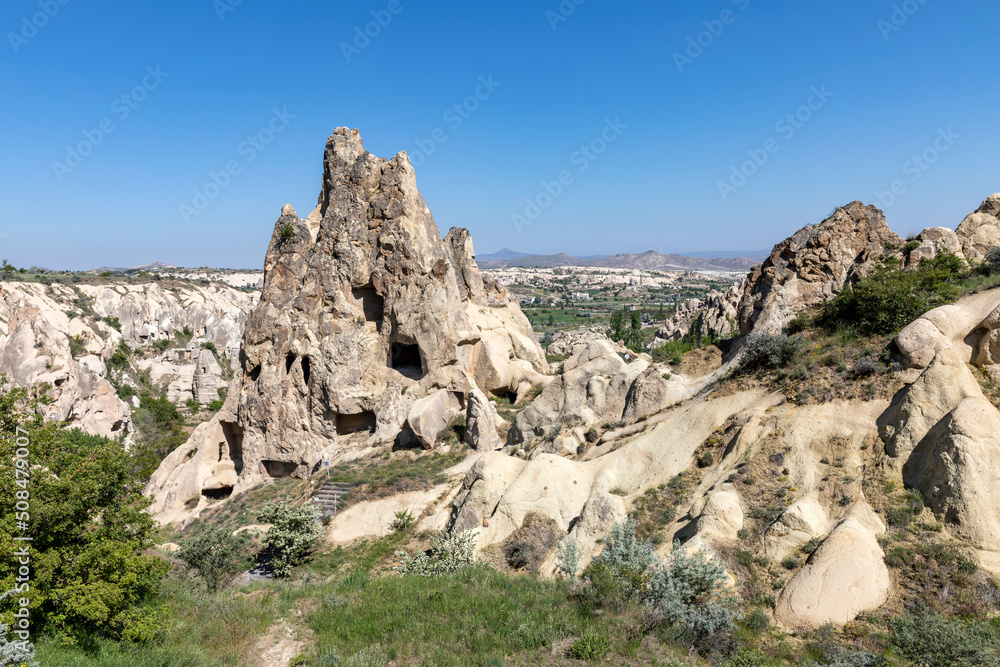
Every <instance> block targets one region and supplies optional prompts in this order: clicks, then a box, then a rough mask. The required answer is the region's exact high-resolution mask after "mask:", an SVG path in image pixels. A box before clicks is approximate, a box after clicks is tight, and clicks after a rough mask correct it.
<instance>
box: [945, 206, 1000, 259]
mask: <svg viewBox="0 0 1000 667" xmlns="http://www.w3.org/2000/svg"><path fill="white" fill-rule="evenodd" d="M955 233H956V235H957V236H958V239H959V240H960V241H961V243H962V252H963V254H964V255H965V257H966V258H967V259H968V260H969V261H979V260H982V259H983V257H985V256H986V253H987V252H988V251H989V249H990V248H992V247H993V246H1000V194H993V195H990V196H989V197H988V198H987V199H986V201H984V202H983V204H982V206H980V207H979V208H978V209H977V210H976V211H975V212H973V213H970V214H969V215H968V216H967V217H966V218H965V220H963V221H962V224H960V225H959V226H958V229H957V230H956V232H955Z"/></svg>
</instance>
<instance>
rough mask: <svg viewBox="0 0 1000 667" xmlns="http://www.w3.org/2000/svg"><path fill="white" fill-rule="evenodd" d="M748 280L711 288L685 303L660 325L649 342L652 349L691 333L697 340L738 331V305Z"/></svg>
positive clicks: (714, 337)
mask: <svg viewBox="0 0 1000 667" xmlns="http://www.w3.org/2000/svg"><path fill="white" fill-rule="evenodd" d="M744 285H745V281H743V282H739V283H734V284H733V286H732V287H730V288H729V289H728V290H726V291H725V292H719V291H718V290H712V291H710V292H709V293H708V294H707V295H705V298H704V300H698V299H693V300H692V301H690V302H685V303H682V304H681V305H680V306H679V307H678V309H677V312H676V313H674V315H673V316H672V317H671V318H670V319H669V320H667V321H666V322H665V323H664V324H663V326H661V327H660V328H659V329H658V330H657V332H656V337H655V338H654V339H653V340H652V342H650V344H649V348H648V349H650V350H652V349H654V348H656V347H658V346H659V345H662V344H663V343H664V342H667V341H672V340H680V339H682V338H684V337H685V336H687V335H688V334H689V333H690V334H691V337H692V338H694V340H695V342H699V341H705V340H710V339H715V340H722V339H726V338H731V337H732V336H735V335H737V334H738V333H739V326H738V325H737V317H738V314H737V308H738V307H739V303H740V297H741V295H742V294H743V289H744Z"/></svg>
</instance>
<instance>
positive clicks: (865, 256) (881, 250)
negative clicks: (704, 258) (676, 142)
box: [738, 202, 902, 334]
mask: <svg viewBox="0 0 1000 667" xmlns="http://www.w3.org/2000/svg"><path fill="white" fill-rule="evenodd" d="M901 245H902V239H900V238H899V236H898V235H897V234H896V233H895V232H893V231H892V230H891V229H889V226H888V225H887V224H886V222H885V214H884V213H882V211H880V210H879V209H877V208H875V207H874V206H865V205H864V204H862V203H861V202H853V203H851V204H848V205H846V206H844V207H842V208H839V209H837V210H836V211H835V212H834V213H833V215H831V216H830V217H829V218H827V219H826V220H824V221H823V222H821V223H820V224H818V225H812V226H809V227H805V228H803V229H801V230H799V231H798V232H796V233H795V234H794V235H793V236H791V237H790V238H788V239H786V240H784V241H782V242H781V243H779V244H778V245H776V246H775V247H774V250H772V251H771V256H770V257H768V259H767V260H766V261H764V263H763V264H760V265H758V266H756V267H754V269H753V270H752V271H751V272H750V275H749V276H748V278H747V282H746V283H745V285H744V288H743V293H742V295H741V297H740V303H739V308H738V317H739V328H740V333H741V334H748V333H750V332H751V331H756V332H758V333H770V334H773V333H778V332H780V331H781V330H782V329H783V328H784V326H785V325H786V324H787V323H788V322H789V321H790V320H791V319H792V318H794V317H795V315H797V314H798V313H800V312H801V311H803V310H805V309H807V308H811V307H814V306H819V305H821V304H823V303H825V302H827V301H829V300H830V299H831V298H832V297H834V296H836V295H837V294H838V293H840V291H841V290H842V289H843V288H844V286H845V285H847V284H849V283H852V282H855V281H857V280H858V279H859V278H861V277H862V276H863V275H864V274H865V272H866V271H868V270H869V269H870V268H871V266H872V265H873V264H874V263H875V262H876V261H877V260H879V259H880V258H881V257H882V256H883V255H884V254H886V253H887V252H889V251H890V249H892V248H898V247H899V246H901Z"/></svg>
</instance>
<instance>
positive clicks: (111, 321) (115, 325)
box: [104, 317, 122, 333]
mask: <svg viewBox="0 0 1000 667" xmlns="http://www.w3.org/2000/svg"><path fill="white" fill-rule="evenodd" d="M104 321H105V322H106V323H107V324H108V326H110V327H111V328H112V329H114V330H115V331H117V332H118V333H121V332H122V322H121V320H120V319H118V318H117V317H105V318H104Z"/></svg>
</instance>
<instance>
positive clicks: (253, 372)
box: [248, 366, 260, 382]
mask: <svg viewBox="0 0 1000 667" xmlns="http://www.w3.org/2000/svg"><path fill="white" fill-rule="evenodd" d="M248 375H249V377H250V381H251V382H256V381H257V380H258V379H260V366H254V367H253V368H251V369H250V373H249V374H248Z"/></svg>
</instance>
